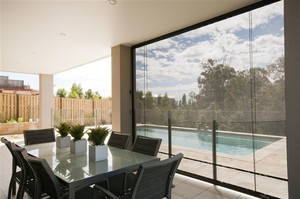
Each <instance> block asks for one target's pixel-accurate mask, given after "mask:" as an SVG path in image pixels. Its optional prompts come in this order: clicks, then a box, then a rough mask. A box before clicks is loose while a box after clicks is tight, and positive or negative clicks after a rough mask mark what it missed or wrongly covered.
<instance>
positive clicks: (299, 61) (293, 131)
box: [274, 0, 300, 198]
mask: <svg viewBox="0 0 300 199" xmlns="http://www.w3.org/2000/svg"><path fill="white" fill-rule="evenodd" d="M299 11H300V1H299V0H285V1H284V23H285V24H284V30H285V79H286V87H285V89H286V97H285V99H286V122H287V123H286V124H287V129H286V130H287V160H288V187H289V198H300V189H299V184H300V92H299V91H300V26H299V24H300V12H299ZM274 163H275V164H276V162H274Z"/></svg>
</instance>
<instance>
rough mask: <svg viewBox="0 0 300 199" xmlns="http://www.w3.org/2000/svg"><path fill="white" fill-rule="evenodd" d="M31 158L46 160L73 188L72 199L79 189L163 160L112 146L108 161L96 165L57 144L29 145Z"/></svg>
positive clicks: (71, 188) (87, 157) (71, 190)
mask: <svg viewBox="0 0 300 199" xmlns="http://www.w3.org/2000/svg"><path fill="white" fill-rule="evenodd" d="M24 148H25V149H26V150H27V152H28V153H29V154H31V155H34V156H36V157H39V158H44V159H46V161H47V162H48V164H49V166H50V168H51V169H52V170H53V172H54V174H55V175H56V176H57V177H58V178H60V179H61V180H63V181H64V182H65V183H66V184H68V187H69V198H75V192H76V190H78V189H80V188H82V187H85V186H89V185H92V184H95V183H97V182H100V181H103V180H105V179H106V178H108V177H110V176H114V175H118V174H120V173H124V172H125V173H128V172H132V171H135V170H136V169H137V168H138V166H139V165H140V164H141V163H146V162H150V161H158V160H159V158H157V157H153V156H148V155H144V154H141V153H136V152H133V151H129V150H124V149H119V148H115V147H110V146H109V147H108V158H107V159H106V160H102V161H98V162H94V161H91V160H89V154H88V150H87V153H85V154H72V153H70V149H69V148H63V149H60V148H57V147H56V143H55V142H51V143H43V144H34V145H25V146H24Z"/></svg>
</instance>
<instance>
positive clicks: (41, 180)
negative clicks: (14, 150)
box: [22, 150, 94, 199]
mask: <svg viewBox="0 0 300 199" xmlns="http://www.w3.org/2000/svg"><path fill="white" fill-rule="evenodd" d="M22 155H23V157H24V159H25V160H26V161H27V162H28V164H29V165H30V168H31V170H32V172H33V174H34V189H33V190H34V193H33V198H34V199H36V198H41V197H42V196H43V194H47V196H49V197H51V198H56V199H62V198H66V197H67V196H68V187H67V186H66V185H65V184H63V183H62V182H60V181H59V180H58V178H57V177H56V176H55V174H54V173H53V171H52V170H51V168H50V166H49V164H48V163H47V161H46V160H45V159H42V158H37V157H33V156H30V155H29V154H28V153H27V152H26V150H24V151H22ZM93 190H94V189H93V188H91V187H89V186H88V187H85V188H82V189H80V190H78V191H77V192H76V194H75V198H78V199H82V198H92V196H93Z"/></svg>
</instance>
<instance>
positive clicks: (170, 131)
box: [168, 111, 172, 158]
mask: <svg viewBox="0 0 300 199" xmlns="http://www.w3.org/2000/svg"><path fill="white" fill-rule="evenodd" d="M171 117H172V116H171V111H168V145H169V152H168V153H169V158H170V157H172V120H171Z"/></svg>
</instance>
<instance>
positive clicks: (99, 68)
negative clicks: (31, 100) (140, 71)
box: [0, 57, 111, 98]
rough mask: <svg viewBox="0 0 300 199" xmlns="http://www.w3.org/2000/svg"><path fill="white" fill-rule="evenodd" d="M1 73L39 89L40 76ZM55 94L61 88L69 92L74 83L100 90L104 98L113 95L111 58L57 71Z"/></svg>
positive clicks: (94, 90)
mask: <svg viewBox="0 0 300 199" xmlns="http://www.w3.org/2000/svg"><path fill="white" fill-rule="evenodd" d="M0 75H2V76H9V79H15V80H24V84H25V85H30V88H32V89H37V90H38V89H39V76H38V75H32V74H21V73H8V72H3V71H0ZM53 82H54V88H53V94H54V95H55V94H56V91H57V90H58V89H59V88H65V89H66V90H67V91H68V92H69V91H70V90H71V86H72V84H73V83H76V84H80V85H81V87H82V89H83V91H84V92H85V91H87V90H88V89H92V91H93V92H96V91H98V92H99V93H100V95H101V96H102V97H104V98H106V97H111V58H110V57H107V58H105V59H102V60H99V61H96V62H93V63H89V64H86V65H83V66H80V67H76V68H74V69H71V70H68V71H65V72H61V73H57V74H55V75H54V76H53Z"/></svg>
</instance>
